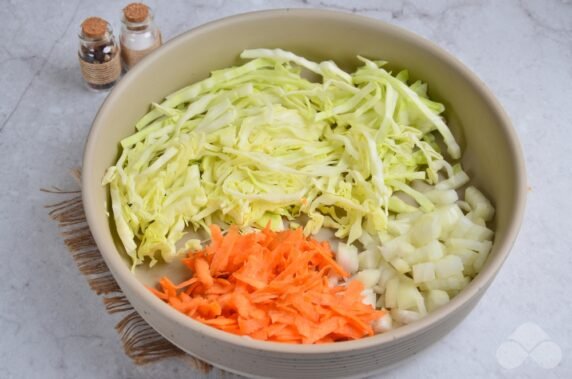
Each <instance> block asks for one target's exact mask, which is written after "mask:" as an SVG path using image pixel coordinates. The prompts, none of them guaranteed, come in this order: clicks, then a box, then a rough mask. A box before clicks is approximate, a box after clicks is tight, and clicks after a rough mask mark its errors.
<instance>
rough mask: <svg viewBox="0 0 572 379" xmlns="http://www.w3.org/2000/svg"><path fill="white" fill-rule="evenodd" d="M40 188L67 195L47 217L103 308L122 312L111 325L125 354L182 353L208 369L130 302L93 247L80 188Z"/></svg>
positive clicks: (144, 357) (145, 358) (140, 358)
mask: <svg viewBox="0 0 572 379" xmlns="http://www.w3.org/2000/svg"><path fill="white" fill-rule="evenodd" d="M72 175H73V176H74V177H75V178H76V180H77V181H78V182H79V178H80V176H81V175H80V172H79V170H74V171H73V172H72ZM41 191H43V192H47V193H50V194H57V195H60V196H62V195H65V196H68V198H67V199H66V200H64V201H61V202H58V203H55V204H51V205H47V206H46V208H47V209H49V216H50V218H51V219H52V220H54V221H56V222H57V223H58V226H59V227H60V230H61V233H60V235H61V236H62V237H63V239H64V243H65V244H66V246H67V248H68V250H69V251H70V253H71V255H72V257H73V259H74V261H75V263H76V265H77V268H78V270H79V271H80V272H81V273H82V274H83V275H84V276H85V277H86V279H87V282H88V284H89V286H90V288H91V289H92V290H93V291H94V292H95V293H96V294H97V295H103V296H102V297H103V303H104V305H105V309H106V310H107V312H108V313H110V314H121V315H123V318H122V319H121V320H120V321H119V323H118V324H117V325H116V327H115V329H116V330H117V332H118V333H119V336H120V338H121V343H122V345H123V349H124V350H125V354H127V356H128V357H129V358H131V359H132V360H133V362H135V363H136V364H145V363H150V362H155V361H158V360H161V359H165V358H169V357H185V358H186V359H188V360H189V361H190V363H191V365H192V366H193V367H194V368H195V369H197V370H199V371H201V372H203V373H206V372H208V371H210V370H211V368H212V366H211V365H209V364H208V363H205V362H203V361H201V360H199V359H197V358H194V357H191V356H189V355H187V354H185V353H184V352H183V351H182V350H180V349H179V348H177V347H176V346H175V345H173V344H172V343H170V342H169V341H168V340H166V339H165V338H164V337H163V336H161V335H160V334H159V333H157V332H156V331H155V330H154V329H153V328H152V327H151V326H150V325H149V324H147V323H146V322H145V320H144V319H143V318H142V317H141V316H140V315H139V314H138V313H137V311H136V310H135V309H134V308H133V307H132V306H131V304H130V303H129V300H127V298H126V297H125V295H124V294H123V292H122V291H121V288H119V285H118V284H117V282H116V281H115V279H114V278H113V276H112V275H111V272H110V271H109V268H108V267H107V265H106V264H105V261H104V260H103V258H102V257H101V254H100V252H99V250H98V249H97V245H96V244H95V241H94V239H93V236H92V235H91V232H90V230H89V226H88V225H87V221H86V218H85V213H84V211H83V203H82V199H81V191H79V190H78V191H64V190H62V189H60V188H58V187H52V188H51V189H41ZM70 196H71V197H70Z"/></svg>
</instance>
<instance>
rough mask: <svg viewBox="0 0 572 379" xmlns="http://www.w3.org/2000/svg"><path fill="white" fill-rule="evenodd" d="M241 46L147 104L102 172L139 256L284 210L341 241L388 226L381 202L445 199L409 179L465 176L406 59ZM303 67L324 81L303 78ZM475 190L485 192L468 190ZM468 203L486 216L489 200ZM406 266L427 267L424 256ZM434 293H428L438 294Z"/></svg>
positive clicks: (390, 208)
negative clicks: (343, 62)
mask: <svg viewBox="0 0 572 379" xmlns="http://www.w3.org/2000/svg"><path fill="white" fill-rule="evenodd" d="M241 57H242V58H245V59H250V61H248V62H247V63H245V64H244V65H242V66H239V67H232V68H228V69H224V70H219V71H214V72H213V73H212V74H211V76H210V77H209V78H207V79H205V80H202V81H200V82H197V83H195V84H192V85H190V86H188V87H185V88H183V89H181V90H179V91H177V92H175V93H173V94H171V95H169V96H167V98H166V99H165V100H164V101H163V102H161V103H160V104H153V106H152V110H151V111H150V112H149V113H147V114H146V115H145V116H143V118H141V120H140V121H139V122H137V124H136V129H137V131H136V133H135V134H133V135H131V136H129V137H127V138H125V139H124V140H122V141H121V147H122V152H121V156H120V158H119V160H118V161H117V163H116V164H115V165H114V166H112V167H110V168H109V169H108V171H107V173H106V174H105V176H104V179H103V184H104V185H109V186H110V191H111V202H112V211H113V218H114V220H115V225H116V230H117V233H118V235H119V238H120V240H121V242H122V244H123V246H124V248H125V250H126V252H127V254H128V255H129V256H130V257H131V258H132V260H133V265H134V266H135V265H138V264H141V263H143V262H144V261H145V260H148V261H149V263H150V264H151V265H153V264H155V262H157V260H158V259H159V258H162V259H163V260H165V261H167V262H168V261H170V260H172V259H173V257H174V256H175V255H176V254H177V249H176V243H177V241H179V240H180V239H181V238H182V236H183V235H184V234H185V232H186V230H188V227H190V228H192V229H194V230H197V229H200V228H204V229H207V226H208V225H209V224H211V223H219V224H237V225H239V226H242V227H250V226H255V227H264V226H266V225H267V224H268V223H270V225H271V227H272V228H274V229H280V228H283V227H284V224H283V220H284V219H286V220H290V221H292V222H294V221H297V222H299V223H302V225H304V230H305V232H306V233H308V234H311V233H312V234H313V233H317V232H318V231H319V230H320V229H321V228H322V227H328V228H332V229H334V230H335V232H336V233H335V235H336V236H337V237H338V238H340V239H343V240H345V241H346V243H347V244H348V245H352V244H353V243H354V242H356V241H358V240H360V239H362V238H364V235H372V236H377V237H376V239H378V238H384V237H383V233H386V232H387V231H388V228H390V226H389V223H390V214H391V215H394V214H404V215H405V214H415V212H419V211H420V210H421V211H423V212H431V211H433V210H434V209H435V208H436V205H440V204H441V203H442V202H443V201H447V200H443V199H444V196H446V195H447V196H449V197H447V198H450V195H451V194H450V193H447V194H446V195H445V194H441V193H437V194H435V193H424V192H422V191H419V190H417V189H415V188H414V187H413V186H412V182H413V181H421V182H425V183H427V184H428V185H432V186H433V185H437V184H438V182H439V184H438V185H439V186H440V187H437V189H439V190H448V189H451V188H457V187H458V186H459V185H460V183H464V182H466V180H467V179H468V177H467V176H466V174H465V173H464V172H463V171H462V170H461V168H460V166H451V165H450V164H449V163H447V161H446V160H445V158H444V156H443V154H442V153H441V151H440V148H439V145H438V143H437V137H438V136H440V138H442V141H443V143H444V145H445V146H446V148H447V152H448V154H449V159H457V158H459V157H460V149H459V146H458V144H457V143H456V141H455V139H454V138H453V136H452V134H451V132H450V131H449V129H448V127H447V126H446V125H445V123H444V121H443V119H442V118H441V116H440V114H441V112H443V111H444V106H443V105H442V104H439V103H436V102H433V101H431V100H429V98H428V97H427V93H426V91H427V86H426V85H425V84H424V83H422V82H420V81H417V82H414V83H412V84H409V83H408V73H407V71H402V72H400V73H398V74H397V75H393V74H392V73H391V72H389V71H387V70H385V69H384V62H379V61H370V60H367V59H365V58H362V57H359V59H360V60H361V61H362V62H363V66H361V67H359V68H358V69H357V70H356V71H355V72H354V73H351V74H349V73H346V72H344V71H342V70H341V69H340V68H338V67H337V66H336V64H335V63H334V62H331V61H327V62H321V63H316V62H311V61H309V60H307V59H305V58H302V57H299V56H296V55H294V54H293V53H290V52H286V51H283V50H279V49H276V50H268V49H254V50H245V51H244V52H243V53H242V54H241ZM302 69H307V70H309V71H311V72H313V73H315V74H318V75H320V76H321V78H322V80H321V81H320V82H312V81H309V80H307V79H305V78H304V77H303V76H302V75H301V73H302ZM440 175H444V176H445V177H444V180H439V176H440ZM404 197H407V198H408V201H404V200H403V199H404ZM455 200H456V198H455ZM470 202H473V203H475V202H480V203H482V204H484V203H483V200H482V199H481V198H480V197H479V196H478V195H477V194H472V196H471V197H470ZM477 208H478V209H477V210H476V211H475V212H477V213H478V214H479V215H483V216H485V217H489V215H490V213H491V206H490V204H484V205H481V206H479V207H477ZM392 228H398V229H399V226H398V225H397V224H396V225H394V226H392ZM380 235H381V237H379V236H380ZM461 247H462V246H461ZM370 255H371V254H370ZM372 259H379V257H373V256H371V257H367V261H371V260H372ZM362 260H364V261H365V260H366V258H365V257H364V258H363V259H362ZM355 262H357V261H355V260H354V265H355V264H356V263H355ZM394 263H395V265H396V266H397V267H402V269H403V270H407V269H408V268H409V264H408V263H407V262H406V261H403V262H401V261H396V262H394ZM447 267H448V266H447V265H446V264H443V265H442V266H437V267H435V271H436V273H437V274H438V273H440V272H448V271H447V270H449V269H448V268H447ZM456 267H457V266H454V268H456ZM415 273H416V274H415V275H416V277H417V278H418V279H419V278H424V279H427V278H433V276H432V273H431V267H430V266H418V267H416V268H415ZM363 275H365V274H362V276H363ZM367 277H368V278H370V279H371V278H375V277H376V276H375V275H373V274H368V276H367ZM411 281H412V283H413V279H411ZM411 285H413V284H411ZM394 286H397V284H394ZM396 288H398V286H397V287H396ZM404 288H405V287H404ZM407 288H409V287H407ZM431 294H432V295H431V296H432V297H431V301H432V304H436V303H439V302H441V301H442V298H443V296H441V295H440V293H439V292H431ZM389 299H390V300H391V296H389Z"/></svg>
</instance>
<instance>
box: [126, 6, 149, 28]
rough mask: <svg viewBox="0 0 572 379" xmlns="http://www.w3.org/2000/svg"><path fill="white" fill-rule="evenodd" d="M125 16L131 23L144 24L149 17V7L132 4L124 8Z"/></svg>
mask: <svg viewBox="0 0 572 379" xmlns="http://www.w3.org/2000/svg"><path fill="white" fill-rule="evenodd" d="M123 16H125V19H126V20H127V21H129V22H133V23H140V22H143V21H145V20H146V19H147V17H148V16H149V7H148V6H147V5H145V4H143V3H131V4H129V5H128V6H126V7H125V8H123Z"/></svg>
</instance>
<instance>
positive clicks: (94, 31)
mask: <svg viewBox="0 0 572 379" xmlns="http://www.w3.org/2000/svg"><path fill="white" fill-rule="evenodd" d="M81 32H82V33H83V35H84V36H86V37H88V38H101V37H103V36H104V35H105V32H107V21H105V20H104V19H102V18H99V17H89V18H86V19H85V20H84V21H83V22H82V23H81Z"/></svg>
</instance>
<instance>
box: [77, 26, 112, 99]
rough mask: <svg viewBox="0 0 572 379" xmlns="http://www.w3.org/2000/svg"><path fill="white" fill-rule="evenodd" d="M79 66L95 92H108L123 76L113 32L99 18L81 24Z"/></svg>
mask: <svg viewBox="0 0 572 379" xmlns="http://www.w3.org/2000/svg"><path fill="white" fill-rule="evenodd" d="M79 41H80V46H79V52H78V55H79V64H80V68H81V73H82V75H83V79H84V80H85V82H86V84H87V86H88V87H89V88H90V89H93V90H107V89H109V88H111V87H113V85H114V84H115V83H116V82H117V80H118V79H119V76H120V75H121V58H120V51H119V46H118V45H117V42H116V41H115V38H114V36H113V30H112V29H111V26H110V25H109V23H108V22H107V21H105V20H103V19H101V18H99V17H90V18H87V19H85V20H84V22H83V23H82V24H81V32H80V34H79Z"/></svg>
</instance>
